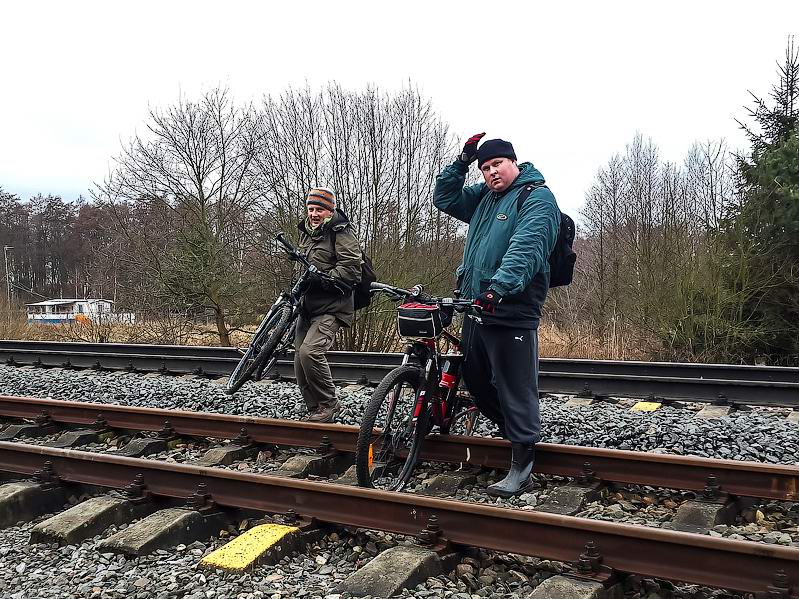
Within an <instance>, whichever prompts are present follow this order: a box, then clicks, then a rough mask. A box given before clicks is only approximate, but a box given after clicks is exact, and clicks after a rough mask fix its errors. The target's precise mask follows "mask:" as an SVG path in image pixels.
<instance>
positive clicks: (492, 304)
mask: <svg viewBox="0 0 799 599" xmlns="http://www.w3.org/2000/svg"><path fill="white" fill-rule="evenodd" d="M501 301H502V296H501V295H500V294H499V293H497V292H496V291H494V290H493V289H489V290H488V291H484V292H483V293H481V294H480V295H478V296H477V299H475V300H474V304H475V305H476V306H480V307H481V308H482V309H483V312H485V313H486V314H493V313H494V311H495V310H496V309H497V306H498V305H499V303H500V302H501Z"/></svg>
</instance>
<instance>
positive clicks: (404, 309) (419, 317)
mask: <svg viewBox="0 0 799 599" xmlns="http://www.w3.org/2000/svg"><path fill="white" fill-rule="evenodd" d="M397 330H398V331H399V335H400V337H415V338H419V339H435V338H436V337H438V336H439V335H440V334H441V331H443V330H444V323H443V321H442V318H441V309H440V308H439V307H438V306H430V305H427V304H417V303H409V304H402V305H401V306H398V307H397Z"/></svg>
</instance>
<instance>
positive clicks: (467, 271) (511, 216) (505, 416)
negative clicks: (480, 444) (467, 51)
mask: <svg viewBox="0 0 799 599" xmlns="http://www.w3.org/2000/svg"><path fill="white" fill-rule="evenodd" d="M483 135H485V134H484V133H480V134H478V135H475V136H473V137H472V138H470V139H469V140H468V141H467V142H466V145H465V146H464V148H463V153H462V154H461V155H460V156H459V157H458V159H457V160H456V161H455V162H454V163H453V164H452V165H450V166H448V167H447V168H445V169H444V170H443V171H442V172H441V174H439V176H438V178H437V179H436V188H435V192H434V194H433V203H434V204H435V206H436V207H437V208H438V209H439V210H442V211H444V212H446V213H447V214H449V215H451V216H454V217H455V218H457V219H459V220H462V221H463V222H465V223H468V224H469V233H468V235H467V237H466V246H465V248H464V252H463V263H462V264H461V265H460V266H459V267H458V271H457V274H458V281H459V283H458V284H459V287H460V289H461V291H462V292H463V295H464V297H466V298H472V299H474V300H475V303H476V304H478V305H480V306H482V308H483V310H482V315H481V317H480V322H479V323H478V322H476V321H475V320H474V319H471V318H469V319H466V322H465V323H464V330H463V335H464V348H465V351H466V360H465V363H464V367H463V376H464V380H465V382H466V386H467V387H468V389H469V391H470V393H471V394H472V396H473V397H474V399H475V402H476V403H477V406H478V407H479V408H480V411H481V412H482V413H483V414H485V415H486V416H487V417H488V418H489V419H490V420H492V421H493V422H495V423H496V424H497V426H498V427H499V429H500V431H501V432H502V434H503V436H505V437H507V438H508V440H510V442H511V446H512V453H513V457H512V460H511V467H510V470H509V472H508V475H507V476H506V477H505V478H504V479H503V480H501V481H500V482H498V483H496V484H493V485H491V486H490V487H488V493H489V494H491V495H495V496H500V497H510V496H512V495H516V494H519V493H522V492H524V491H525V490H526V489H529V488H530V487H531V486H532V477H531V473H532V469H533V462H534V459H535V444H536V443H537V442H538V441H539V440H540V438H541V434H540V428H541V426H540V416H539V412H538V321H539V319H540V318H541V306H542V305H543V303H544V300H545V299H546V295H547V290H548V289H549V261H548V258H549V254H550V252H551V251H552V248H553V247H554V245H555V241H556V239H557V236H558V228H559V226H560V212H559V210H558V205H557V203H556V202H555V197H554V196H553V195H552V193H551V192H550V191H549V189H548V188H546V187H542V186H543V184H544V177H543V176H542V175H541V173H540V172H538V170H537V169H536V168H535V167H534V166H533V165H532V164H530V163H529V162H524V163H522V164H517V162H516V153H515V152H514V150H513V146H512V145H511V144H510V143H508V142H507V141H504V140H501V139H491V140H488V141H485V142H483V144H482V145H480V147H479V148H478V143H479V141H480V139H481V138H482V137H483ZM475 160H477V161H478V167H479V168H480V171H481V172H482V174H483V179H484V183H479V184H477V185H471V186H466V187H464V184H465V181H466V175H467V173H468V171H469V165H470V164H471V163H472V162H474V161H475ZM526 187H530V188H531V189H532V191H531V192H528V193H529V196H528V197H527V199H526V200H524V201H523V203H522V204H521V206H519V196H520V194H521V193H522V192H523V191H524V189H525V188H526Z"/></svg>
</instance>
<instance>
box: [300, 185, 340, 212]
mask: <svg viewBox="0 0 799 599" xmlns="http://www.w3.org/2000/svg"><path fill="white" fill-rule="evenodd" d="M305 205H306V206H311V205H316V206H321V207H322V208H327V209H328V210H330V211H331V212H332V211H334V210H335V209H336V194H335V193H333V190H332V189H328V188H327V187H312V188H311V191H309V192H308V197H307V198H305Z"/></svg>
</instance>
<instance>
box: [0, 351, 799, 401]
mask: <svg viewBox="0 0 799 599" xmlns="http://www.w3.org/2000/svg"><path fill="white" fill-rule="evenodd" d="M238 356H239V353H238V351H237V350H236V349H235V348H220V347H200V346H164V345H125V344H97V343H57V342H38V341H9V340H6V341H0V360H4V361H5V362H6V364H11V365H20V366H24V365H35V366H42V367H66V368H96V369H112V370H130V371H139V372H162V373H164V374H167V373H172V374H190V373H195V374H199V375H207V376H226V375H228V374H229V373H230V372H231V370H232V368H233V366H234V365H235V364H236V362H237V361H238ZM328 359H329V362H330V365H331V370H332V372H333V376H334V378H335V379H336V380H338V381H353V382H361V383H370V384H374V383H376V382H378V381H379V380H381V379H382V377H383V376H385V374H386V373H387V372H388V371H389V370H391V369H392V368H394V367H395V366H397V365H398V364H399V363H400V360H401V354H391V353H388V354H381V353H368V352H330V353H329V354H328ZM276 374H277V375H278V376H280V377H284V378H293V366H292V362H291V356H290V355H289V356H288V357H287V359H286V360H282V361H279V362H278V365H277V373H276ZM539 381H540V390H541V391H542V392H548V393H566V394H577V395H583V396H622V397H640V398H662V399H665V400H687V401H698V402H714V403H721V404H742V405H759V406H784V407H792V408H795V409H799V368H787V367H770V366H735V365H724V364H683V363H668V362H624V361H621V362H620V361H607V360H566V359H561V358H543V359H542V360H541V362H540V376H539Z"/></svg>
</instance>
